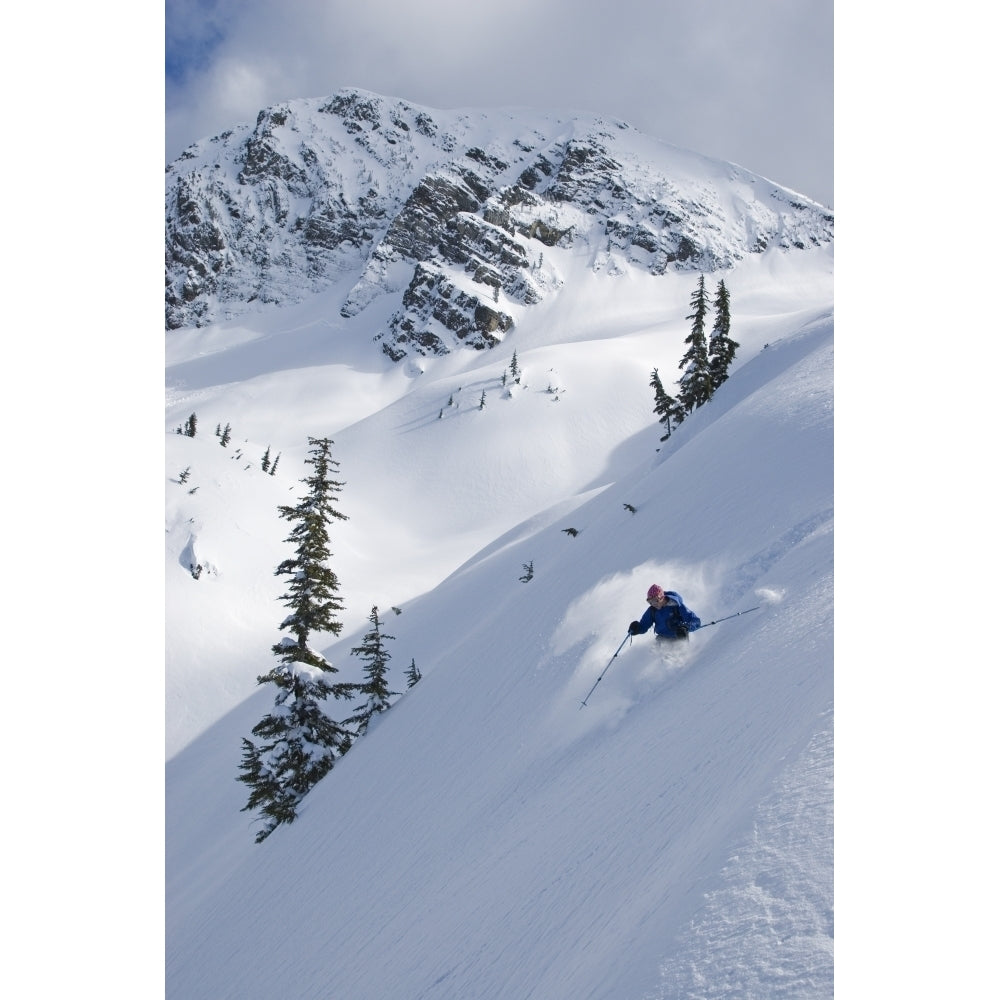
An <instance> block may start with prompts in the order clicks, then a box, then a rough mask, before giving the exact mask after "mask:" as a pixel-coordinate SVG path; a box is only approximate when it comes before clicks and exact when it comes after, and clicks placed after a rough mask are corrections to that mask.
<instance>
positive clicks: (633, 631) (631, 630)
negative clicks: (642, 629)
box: [628, 622, 639, 635]
mask: <svg viewBox="0 0 1000 1000" xmlns="http://www.w3.org/2000/svg"><path fill="white" fill-rule="evenodd" d="M628 634H629V635H638V634H639V623H638V622H632V623H631V624H630V625H629V627H628Z"/></svg>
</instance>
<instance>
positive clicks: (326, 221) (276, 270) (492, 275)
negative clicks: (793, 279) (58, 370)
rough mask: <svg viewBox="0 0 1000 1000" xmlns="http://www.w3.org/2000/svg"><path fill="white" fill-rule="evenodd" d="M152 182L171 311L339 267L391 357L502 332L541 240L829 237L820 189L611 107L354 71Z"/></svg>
mask: <svg viewBox="0 0 1000 1000" xmlns="http://www.w3.org/2000/svg"><path fill="white" fill-rule="evenodd" d="M166 182H167V183H166V326H167V329H178V328H181V327H188V326H202V325H205V324H207V323H211V322H215V321H218V320H222V319H225V318H228V317H232V316H237V315H239V314H240V313H241V312H244V311H246V310H248V309H254V308H259V303H273V304H276V305H280V304H287V303H293V302H297V301H301V300H302V299H303V298H304V297H305V296H307V295H310V294H314V293H316V292H319V291H323V290H326V289H329V288H332V287H334V286H338V287H344V288H345V289H349V290H347V291H346V293H345V295H344V297H343V300H342V303H341V306H340V313H341V316H342V317H343V318H344V320H352V319H354V318H356V317H363V316H365V315H366V310H370V313H369V314H370V315H372V316H373V317H374V316H375V315H377V316H378V317H379V318H378V320H377V321H374V320H373V327H372V329H373V336H374V339H375V341H376V342H377V343H378V344H379V345H380V349H381V350H382V351H384V352H385V353H386V354H387V355H388V356H389V357H390V358H392V359H394V360H400V359H402V358H404V357H406V356H407V355H414V354H416V355H420V354H444V353H447V352H448V351H451V350H454V349H455V348H456V347H458V346H460V345H464V346H468V347H473V348H477V349H482V348H488V347H492V346H493V345H495V344H496V343H498V342H499V341H500V340H501V339H502V338H503V335H504V333H505V332H506V331H508V330H510V329H511V327H512V326H513V325H514V324H515V322H516V319H517V316H518V315H520V314H522V313H523V311H524V310H525V309H528V308H531V307H532V306H533V305H536V304H537V303H539V302H541V301H542V300H543V299H544V297H545V296H546V295H547V294H550V293H551V291H552V289H553V288H555V287H557V286H558V280H559V279H558V275H557V274H556V273H555V272H554V271H553V270H552V269H551V268H548V267H547V266H546V265H545V263H544V261H545V251H546V250H547V249H548V248H560V249H562V250H571V251H572V252H575V253H580V254H585V255H587V258H588V260H589V261H590V264H591V266H592V267H594V268H595V269H606V270H609V271H611V272H612V273H613V272H614V271H615V270H622V269H626V268H639V269H642V270H645V271H648V272H650V273H652V274H656V275H662V274H665V273H667V272H668V271H670V270H674V271H703V272H711V271H715V270H718V269H720V268H726V267H729V266H731V265H732V264H734V263H735V262H736V261H738V260H740V259H741V258H743V257H744V256H746V255H747V254H752V253H759V252H761V251H763V250H764V249H765V248H768V247H774V246H776V247H781V248H784V249H787V250H794V249H796V248H804V247H809V246H817V245H820V244H822V243H825V242H828V241H830V240H832V239H833V216H832V214H831V213H830V212H828V211H827V210H825V209H823V208H822V207H821V206H819V205H817V204H815V203H813V202H810V201H808V200H807V199H804V198H802V197H801V196H799V195H795V194H794V193H792V192H790V191H787V190H785V189H783V188H781V187H778V186H777V185H775V184H773V183H772V182H770V181H767V180H764V179H763V178H759V177H755V176H754V175H752V174H750V173H748V172H747V171H744V170H742V169H740V168H738V167H735V166H733V165H731V164H725V163H720V162H718V161H712V160H708V159H706V158H704V157H700V156H697V155H696V154H693V153H686V152H683V151H681V150H678V149H675V148H673V147H670V146H666V145H664V144H662V143H659V142H656V141H655V140H652V139H649V138H647V137H645V136H643V135H642V134H641V133H638V132H636V131H635V130H634V129H632V128H630V127H629V126H627V125H625V124H623V123H620V122H608V121H605V120H602V119H599V118H596V117H595V118H581V117H579V116H574V117H565V116H564V117H560V116H556V115H544V114H540V113H532V112H524V113H523V114H515V113H510V112H497V111H490V112H483V113H470V112H463V113H459V112H442V111H433V110H431V109H427V108H420V107H417V106H415V105H411V104H408V103H406V102H402V101H396V100H391V99H388V98H382V97H379V96H377V95H374V94H370V93H366V92H364V91H357V90H347V91H342V92H340V93H338V94H337V95H335V96H334V97H333V98H330V99H323V100H303V101H294V102H291V103H289V104H285V105H281V106H279V107H274V108H268V109H266V110H264V111H261V112H260V114H259V115H258V118H257V122H256V124H255V125H254V126H253V127H252V128H250V127H241V128H238V129H232V130H231V131H228V132H225V133H223V134H222V135H220V136H217V137H215V138H212V139H207V140H204V141H201V142H199V143H196V144H195V145H194V146H192V147H190V148H189V149H188V150H186V151H185V152H184V153H183V154H182V155H181V156H180V157H179V158H178V159H177V160H176V161H174V162H173V163H172V164H170V166H168V167H167V173H166ZM376 302H381V303H382V304H383V305H387V306H388V308H380V309H377V310H376V309H372V306H373V304H374V303H376ZM386 315H389V317H390V318H389V319H388V321H386V320H385V316H386Z"/></svg>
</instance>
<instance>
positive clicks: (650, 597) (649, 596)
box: [646, 583, 663, 601]
mask: <svg viewBox="0 0 1000 1000" xmlns="http://www.w3.org/2000/svg"><path fill="white" fill-rule="evenodd" d="M661 597H663V588H662V587H661V586H659V585H658V584H656V583H654V584H653V586H652V587H650V588H649V590H647V591H646V600H647V601H658V600H659V599H660V598H661Z"/></svg>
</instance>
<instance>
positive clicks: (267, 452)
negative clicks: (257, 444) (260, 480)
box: [260, 445, 271, 472]
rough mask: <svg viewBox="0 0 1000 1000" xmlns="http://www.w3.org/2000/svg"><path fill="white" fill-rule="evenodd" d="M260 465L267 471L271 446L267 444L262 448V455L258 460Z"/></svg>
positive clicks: (269, 465) (269, 466) (269, 464)
mask: <svg viewBox="0 0 1000 1000" xmlns="http://www.w3.org/2000/svg"><path fill="white" fill-rule="evenodd" d="M260 467H261V468H262V469H263V470H264V471H265V472H267V470H268V469H270V468H271V446H270V445H268V446H267V448H266V449H265V450H264V457H263V458H262V459H261V460H260Z"/></svg>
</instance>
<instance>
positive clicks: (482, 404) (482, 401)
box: [479, 389, 486, 410]
mask: <svg viewBox="0 0 1000 1000" xmlns="http://www.w3.org/2000/svg"><path fill="white" fill-rule="evenodd" d="M479 409H481V410H485V409H486V390H485V389H483V394H482V395H481V396H480V397H479Z"/></svg>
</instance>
